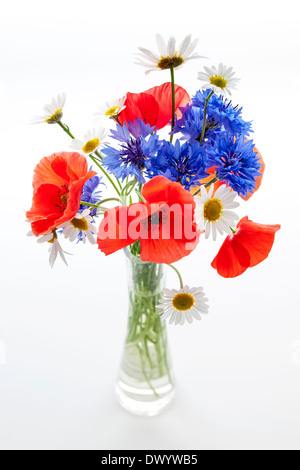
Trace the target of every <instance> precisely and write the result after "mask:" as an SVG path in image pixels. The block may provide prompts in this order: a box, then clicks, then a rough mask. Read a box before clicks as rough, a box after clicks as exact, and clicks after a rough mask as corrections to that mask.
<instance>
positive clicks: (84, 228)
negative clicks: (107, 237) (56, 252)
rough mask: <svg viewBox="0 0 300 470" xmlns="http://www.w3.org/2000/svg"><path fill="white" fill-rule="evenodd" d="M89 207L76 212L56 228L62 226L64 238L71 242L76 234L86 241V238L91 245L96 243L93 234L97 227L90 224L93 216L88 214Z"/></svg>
mask: <svg viewBox="0 0 300 470" xmlns="http://www.w3.org/2000/svg"><path fill="white" fill-rule="evenodd" d="M90 212H91V211H90V209H84V210H83V211H82V212H78V213H77V214H76V215H75V217H74V218H73V219H72V220H70V221H69V222H67V223H65V222H64V223H63V224H62V225H60V226H59V227H58V228H63V232H62V233H63V234H64V236H65V238H68V239H69V240H70V242H73V241H74V240H75V239H76V238H77V237H78V236H79V239H80V240H82V241H83V243H85V242H86V239H88V241H89V242H90V243H92V245H94V244H95V243H96V239H95V234H96V233H97V229H96V227H95V225H93V224H92V221H93V218H92V216H91V215H90Z"/></svg>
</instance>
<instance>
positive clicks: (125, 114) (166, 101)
mask: <svg viewBox="0 0 300 470" xmlns="http://www.w3.org/2000/svg"><path fill="white" fill-rule="evenodd" d="M190 101H191V99H190V96H189V94H188V93H187V91H186V90H185V89H184V88H182V87H180V86H179V85H175V113H176V115H177V116H178V117H181V114H182V113H181V111H180V109H179V108H180V107H184V106H185V105H186V104H187V103H190ZM124 104H125V106H126V108H125V109H123V111H121V113H120V114H119V116H118V119H119V121H120V123H121V125H123V124H124V122H127V121H131V122H133V121H134V120H135V118H139V119H143V120H144V121H145V122H146V123H147V124H150V125H151V126H156V128H157V129H162V128H163V127H165V126H166V125H167V124H168V123H169V122H170V121H171V119H172V85H171V83H164V84H163V85H160V86H156V87H153V88H150V89H149V90H146V91H144V92H143V93H127V97H126V101H125V103H124Z"/></svg>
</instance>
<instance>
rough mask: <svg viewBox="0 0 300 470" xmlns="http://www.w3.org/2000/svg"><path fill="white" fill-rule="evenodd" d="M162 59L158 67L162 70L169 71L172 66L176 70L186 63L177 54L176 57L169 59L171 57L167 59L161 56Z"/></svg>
mask: <svg viewBox="0 0 300 470" xmlns="http://www.w3.org/2000/svg"><path fill="white" fill-rule="evenodd" d="M160 57H161V59H160V61H159V62H158V64H157V67H158V68H160V69H162V70H166V69H169V68H170V65H173V67H174V68H175V67H179V65H181V64H183V62H184V59H183V58H182V57H178V56H177V53H176V54H175V55H174V57H169V56H167V57H163V56H160Z"/></svg>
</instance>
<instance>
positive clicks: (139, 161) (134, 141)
mask: <svg viewBox="0 0 300 470" xmlns="http://www.w3.org/2000/svg"><path fill="white" fill-rule="evenodd" d="M154 129H155V127H151V126H150V124H145V122H144V121H143V120H141V119H138V118H136V119H135V120H134V122H133V123H132V122H128V123H124V125H123V126H120V125H119V124H117V129H116V130H112V131H111V134H112V135H111V137H113V138H114V139H116V140H118V141H119V142H120V147H119V148H118V149H115V148H113V147H111V146H109V145H106V147H105V148H104V149H102V153H103V154H104V155H105V157H104V158H103V165H104V166H106V168H107V169H108V171H110V172H112V173H114V174H115V175H116V177H117V178H120V179H122V181H124V179H125V178H126V177H127V176H135V177H136V179H137V181H138V182H139V183H144V182H145V179H144V177H143V170H144V169H145V166H146V161H147V159H148V158H149V157H151V156H153V155H155V154H156V152H157V150H158V148H159V147H160V145H161V143H160V141H159V137H158V135H157V134H156V132H154V134H153V135H152V136H150V137H149V138H148V140H146V137H148V136H149V135H150V134H151V133H152V132H153V131H154Z"/></svg>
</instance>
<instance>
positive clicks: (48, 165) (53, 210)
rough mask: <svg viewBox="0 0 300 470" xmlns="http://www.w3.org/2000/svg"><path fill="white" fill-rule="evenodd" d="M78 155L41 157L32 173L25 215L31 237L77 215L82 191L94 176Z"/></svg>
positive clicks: (66, 153)
mask: <svg viewBox="0 0 300 470" xmlns="http://www.w3.org/2000/svg"><path fill="white" fill-rule="evenodd" d="M95 174H96V173H95V171H88V166H87V161H86V158H85V157H84V156H82V155H80V154H79V153H77V152H60V153H54V154H52V155H51V156H50V157H45V158H42V160H41V161H40V162H39V163H38V165H37V166H36V168H35V170H34V176H33V189H34V193H33V199H32V207H31V209H30V210H29V211H28V212H27V213H26V217H27V219H28V220H29V221H31V228H32V231H33V233H34V235H36V236H39V235H42V234H45V233H49V232H51V230H53V229H54V228H56V227H58V225H60V224H62V223H63V222H66V221H68V220H71V219H72V218H73V217H74V216H75V215H76V213H77V212H78V209H79V206H80V198H81V193H82V188H83V186H84V184H85V182H86V181H87V180H88V179H90V178H91V177H92V176H94V175H95Z"/></svg>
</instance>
